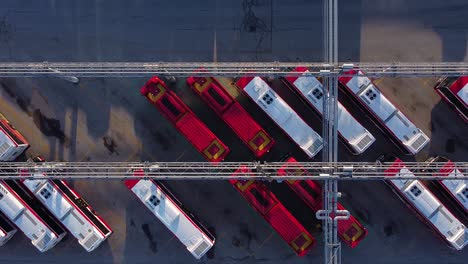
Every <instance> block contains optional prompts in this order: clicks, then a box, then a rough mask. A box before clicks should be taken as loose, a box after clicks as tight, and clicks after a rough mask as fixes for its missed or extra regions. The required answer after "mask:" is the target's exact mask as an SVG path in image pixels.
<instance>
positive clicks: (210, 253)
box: [206, 227, 216, 259]
mask: <svg viewBox="0 0 468 264" xmlns="http://www.w3.org/2000/svg"><path fill="white" fill-rule="evenodd" d="M208 231H210V233H211V234H212V235H213V236H214V237H216V228H214V227H209V228H208ZM215 249H216V243H215V244H214V246H213V247H212V248H210V250H208V252H206V257H207V258H208V259H214V257H215Z"/></svg>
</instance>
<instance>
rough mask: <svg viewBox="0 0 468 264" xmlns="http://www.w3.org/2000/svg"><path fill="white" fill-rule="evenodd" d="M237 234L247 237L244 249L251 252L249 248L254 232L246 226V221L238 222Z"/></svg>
mask: <svg viewBox="0 0 468 264" xmlns="http://www.w3.org/2000/svg"><path fill="white" fill-rule="evenodd" d="M239 234H241V235H242V236H244V237H245V238H246V239H247V248H246V249H247V250H248V251H249V252H252V249H251V248H250V246H251V243H252V240H253V239H256V237H255V234H254V233H252V232H251V231H250V230H249V227H248V225H247V224H246V223H241V224H240V228H239Z"/></svg>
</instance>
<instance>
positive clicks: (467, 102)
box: [435, 76, 468, 123]
mask: <svg viewBox="0 0 468 264" xmlns="http://www.w3.org/2000/svg"><path fill="white" fill-rule="evenodd" d="M435 90H436V92H437V93H438V94H439V95H440V97H442V98H443V99H444V100H445V101H446V102H447V103H449V104H450V105H451V106H452V107H453V108H454V109H455V110H456V111H457V113H458V115H459V116H460V117H461V118H463V120H465V122H466V123H468V76H462V77H458V78H457V77H446V78H442V79H440V80H439V82H438V83H437V85H436V86H435Z"/></svg>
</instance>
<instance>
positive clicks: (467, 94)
mask: <svg viewBox="0 0 468 264" xmlns="http://www.w3.org/2000/svg"><path fill="white" fill-rule="evenodd" d="M457 95H458V97H460V99H461V100H462V101H463V102H464V103H465V105H468V83H466V84H465V85H464V86H463V88H462V89H460V91H458V93H457Z"/></svg>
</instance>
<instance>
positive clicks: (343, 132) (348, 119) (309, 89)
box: [282, 67, 375, 154]
mask: <svg viewBox="0 0 468 264" xmlns="http://www.w3.org/2000/svg"><path fill="white" fill-rule="evenodd" d="M293 72H301V73H303V75H301V76H299V77H298V76H288V77H285V78H282V80H283V83H284V84H286V86H288V87H289V88H291V89H293V90H294V91H296V92H297V93H299V94H300V95H301V97H302V98H303V99H304V100H305V101H307V102H308V104H309V105H310V106H312V107H313V109H314V110H315V111H316V112H317V113H318V114H319V115H320V117H322V115H323V100H322V97H323V93H324V90H323V85H322V83H321V82H320V81H319V80H318V79H317V78H315V77H314V76H312V75H310V74H308V73H309V70H307V68H306V67H297V68H296V69H295V70H294V71H293ZM338 134H339V135H340V139H341V140H342V142H344V143H345V145H346V146H347V147H348V149H349V150H351V151H352V152H353V153H354V154H362V153H363V152H364V151H365V150H366V149H367V148H369V147H370V145H372V143H374V141H375V138H374V136H373V135H372V134H371V133H370V132H369V131H368V130H367V129H366V128H364V127H363V126H362V125H361V123H359V121H357V120H356V119H355V118H354V117H353V116H352V115H351V114H350V113H349V112H348V110H347V109H346V108H345V107H344V106H343V105H342V104H341V103H340V102H338Z"/></svg>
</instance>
